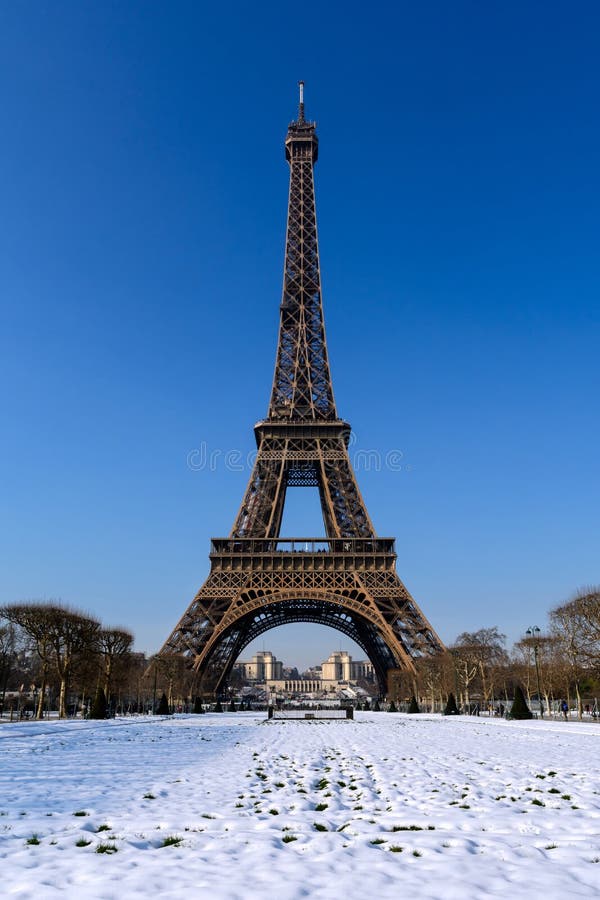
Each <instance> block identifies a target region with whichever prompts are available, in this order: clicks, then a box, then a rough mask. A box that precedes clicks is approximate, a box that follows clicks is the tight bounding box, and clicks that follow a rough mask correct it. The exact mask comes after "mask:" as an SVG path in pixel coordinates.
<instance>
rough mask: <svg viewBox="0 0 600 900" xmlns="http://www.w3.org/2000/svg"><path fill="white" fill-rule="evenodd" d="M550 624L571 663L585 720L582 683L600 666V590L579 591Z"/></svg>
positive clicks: (554, 614)
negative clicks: (586, 676) (592, 670)
mask: <svg viewBox="0 0 600 900" xmlns="http://www.w3.org/2000/svg"><path fill="white" fill-rule="evenodd" d="M550 622H551V625H552V630H553V632H554V634H555V636H556V637H557V639H558V640H559V642H560V643H561V645H562V648H563V650H564V653H565V656H566V658H567V660H568V664H569V668H570V674H571V680H572V682H573V685H574V687H575V695H576V697H577V714H578V717H579V718H580V719H581V718H582V717H583V703H582V700H581V690H580V685H581V680H582V678H583V677H584V676H585V675H587V674H589V672H590V670H591V669H597V668H598V666H599V665H600V588H598V587H594V588H585V589H582V590H579V591H578V592H577V593H576V594H575V595H574V596H573V597H572V598H571V599H570V600H568V601H567V602H566V603H563V604H562V605H561V606H557V607H556V608H555V609H553V610H552V611H551V613H550Z"/></svg>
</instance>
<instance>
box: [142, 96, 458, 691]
mask: <svg viewBox="0 0 600 900" xmlns="http://www.w3.org/2000/svg"><path fill="white" fill-rule="evenodd" d="M303 88H304V85H303V83H302V82H300V104H299V112H298V118H297V119H296V121H294V122H292V123H291V124H290V125H289V127H288V131H287V136H286V139H285V155H286V159H287V161H288V163H289V166H290V189H289V202H288V217H287V235H286V247H285V263H284V284H283V297H282V301H281V306H280V324H279V342H278V346H277V357H276V363H275V375H274V378H273V389H272V392H271V402H270V405H269V413H268V416H267V418H266V419H265V420H264V421H261V422H259V423H258V424H257V425H256V426H255V427H254V433H255V437H256V443H257V447H258V453H257V457H256V462H255V465H254V468H253V471H252V474H251V476H250V481H249V483H248V487H247V489H246V493H245V495H244V499H243V501H242V504H241V506H240V509H239V512H238V514H237V517H236V519H235V522H234V525H233V528H232V530H231V534H230V535H229V537H227V538H213V539H212V542H211V552H210V563H211V568H210V574H209V576H208V578H207V580H206V582H205V583H204V585H203V586H202V587H201V588H200V590H199V591H198V593H197V594H196V596H195V597H194V599H193V601H192V603H191V604H190V606H189V607H188V609H187V610H186V612H185V613H184V615H183V617H182V618H181V620H180V621H179V622H178V624H177V625H176V627H175V629H174V630H173V632H172V634H171V635H170V637H169V638H168V639H167V641H166V642H165V644H164V645H163V647H162V648H161V650H160V651H159V656H163V657H165V656H166V657H172V656H177V657H180V658H181V657H184V659H185V660H186V662H187V663H188V665H190V666H191V667H193V669H194V670H195V672H196V674H197V676H198V678H199V684H200V689H201V690H202V691H203V693H205V694H207V693H213V694H214V695H219V694H220V693H221V692H222V691H223V688H224V685H225V684H226V682H227V678H228V676H229V673H230V672H231V669H232V667H233V664H234V663H235V661H236V659H237V658H238V656H239V654H240V653H241V651H242V650H243V649H244V647H246V646H247V644H249V643H250V642H251V641H253V640H254V639H255V638H256V637H258V635H260V634H262V633H263V632H265V631H268V630H269V629H271V628H275V627H276V626H278V625H284V624H287V623H290V622H317V623H319V624H322V625H329V626H331V627H332V628H336V629H337V630H339V631H341V632H343V633H344V634H346V635H348V636H349V637H350V638H351V639H352V640H353V641H355V642H356V643H357V644H358V645H359V646H360V647H362V649H363V650H364V652H365V653H366V655H367V656H368V657H369V659H370V660H371V662H372V663H373V666H374V668H375V672H376V676H377V680H378V684H379V690H380V692H381V694H385V693H387V690H388V679H389V676H390V673H391V672H395V673H396V675H398V674H399V672H401V671H404V672H407V673H410V674H414V672H415V665H414V660H415V659H417V658H419V657H421V656H424V655H431V654H434V653H437V652H439V651H442V650H443V649H444V647H443V644H442V642H441V641H440V639H439V637H438V636H437V635H436V633H435V632H434V630H433V628H432V627H431V625H430V624H429V622H428V621H427V619H426V618H425V617H424V615H423V613H422V612H421V611H420V609H419V607H418V606H417V604H416V603H415V601H414V600H413V599H412V597H411V596H410V594H409V593H408V591H407V590H406V588H405V587H404V585H403V584H402V582H401V581H400V579H399V577H398V575H397V574H396V553H395V550H394V540H393V538H382V537H378V536H377V535H376V534H375V529H374V527H373V524H372V522H371V519H370V517H369V514H368V512H367V508H366V506H365V504H364V501H363V499H362V497H361V494H360V490H359V488H358V484H357V482H356V478H355V475H354V472H353V469H352V466H351V463H350V458H349V455H348V443H349V439H350V425H349V424H348V423H347V422H345V421H343V420H342V419H340V418H339V417H338V414H337V410H336V406H335V402H334V397H333V387H332V382H331V376H330V373H329V361H328V356H327V344H326V341H325V327H324V320H323V307H322V302H321V278H320V270H319V248H318V242H317V219H316V209H315V192H314V182H313V167H314V164H315V162H316V161H317V155H318V148H319V143H318V139H317V135H316V124H315V123H314V122H309V121H307V120H306V119H305V116H304V92H303ZM291 487H317V488H318V490H319V496H320V500H321V509H322V513H323V522H324V531H325V535H324V537H318V538H315V537H301V538H297V537H296V538H282V537H280V529H281V521H282V516H283V508H284V503H285V498H286V492H287V489H288V488H291Z"/></svg>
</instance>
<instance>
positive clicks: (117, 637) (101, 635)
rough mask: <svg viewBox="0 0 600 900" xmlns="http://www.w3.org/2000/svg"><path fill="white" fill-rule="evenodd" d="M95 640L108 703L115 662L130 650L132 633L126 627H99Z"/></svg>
mask: <svg viewBox="0 0 600 900" xmlns="http://www.w3.org/2000/svg"><path fill="white" fill-rule="evenodd" d="M97 640H98V648H99V651H100V653H101V654H102V663H103V669H104V672H103V675H104V695H105V697H106V700H107V702H108V703H110V693H111V687H112V677H113V672H114V667H115V664H116V662H117V661H118V660H120V659H123V657H124V656H126V655H127V654H128V653H129V651H130V650H131V645H132V644H133V635H132V633H131V632H130V631H127V629H126V628H101V629H100V630H99V632H98V638H97Z"/></svg>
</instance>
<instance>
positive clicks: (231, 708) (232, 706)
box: [227, 697, 236, 712]
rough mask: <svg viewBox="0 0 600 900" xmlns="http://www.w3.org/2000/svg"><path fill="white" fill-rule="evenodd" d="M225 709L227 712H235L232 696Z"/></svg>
mask: <svg viewBox="0 0 600 900" xmlns="http://www.w3.org/2000/svg"><path fill="white" fill-rule="evenodd" d="M227 711H228V712H235V711H236V709H235V703H234V701H233V697H232V698H231V700H230V701H229V706H228V707H227Z"/></svg>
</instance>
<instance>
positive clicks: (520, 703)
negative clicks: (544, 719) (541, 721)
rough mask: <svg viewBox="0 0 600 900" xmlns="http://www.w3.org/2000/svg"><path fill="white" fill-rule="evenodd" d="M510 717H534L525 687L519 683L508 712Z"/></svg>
mask: <svg viewBox="0 0 600 900" xmlns="http://www.w3.org/2000/svg"><path fill="white" fill-rule="evenodd" d="M508 718H509V719H533V713H532V712H531V710H530V709H529V707H528V706H527V700H526V699H525V695H524V693H523V688H522V687H521V686H520V685H519V684H518V685H517V686H516V688H515V699H514V700H513V705H512V706H511V708H510V712H509V714H508Z"/></svg>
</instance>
